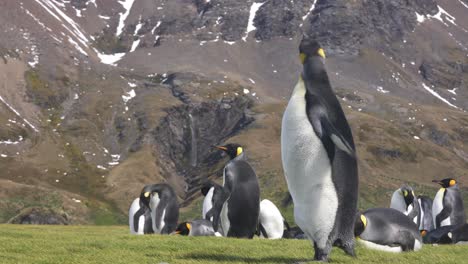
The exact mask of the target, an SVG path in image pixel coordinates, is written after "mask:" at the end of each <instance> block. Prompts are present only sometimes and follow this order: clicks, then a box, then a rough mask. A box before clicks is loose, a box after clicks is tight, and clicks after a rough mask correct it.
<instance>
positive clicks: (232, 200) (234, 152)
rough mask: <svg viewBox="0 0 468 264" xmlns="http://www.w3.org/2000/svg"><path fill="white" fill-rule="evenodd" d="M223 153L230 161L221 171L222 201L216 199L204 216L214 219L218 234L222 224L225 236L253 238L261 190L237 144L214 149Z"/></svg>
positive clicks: (255, 176)
mask: <svg viewBox="0 0 468 264" xmlns="http://www.w3.org/2000/svg"><path fill="white" fill-rule="evenodd" d="M217 148H218V149H220V150H223V151H224V152H226V153H227V154H228V155H229V157H230V158H231V160H230V161H229V162H228V163H227V164H226V166H225V167H224V170H223V182H224V184H223V188H222V192H221V198H220V199H216V200H215V201H214V204H213V208H211V210H210V211H209V212H208V213H207V215H206V217H207V218H208V219H209V218H210V217H211V216H213V228H214V230H215V231H218V223H219V221H221V226H222V232H223V235H224V236H228V237H238V238H253V236H254V234H255V231H256V229H257V225H258V214H259V210H260V188H259V186H258V180H257V175H256V174H255V171H254V170H253V168H252V166H250V164H249V163H248V162H247V161H246V157H245V153H244V151H243V148H242V147H241V146H240V145H238V144H227V145H225V146H220V147H217Z"/></svg>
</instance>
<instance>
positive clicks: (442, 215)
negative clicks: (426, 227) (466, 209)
mask: <svg viewBox="0 0 468 264" xmlns="http://www.w3.org/2000/svg"><path fill="white" fill-rule="evenodd" d="M451 212H452V207H451V205H450V204H449V203H447V204H444V208H443V209H442V211H440V213H439V214H438V215H437V216H436V228H439V227H440V225H441V223H442V221H443V220H444V219H445V218H447V217H449V216H450V213H451Z"/></svg>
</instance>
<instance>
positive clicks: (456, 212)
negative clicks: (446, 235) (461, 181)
mask: <svg viewBox="0 0 468 264" xmlns="http://www.w3.org/2000/svg"><path fill="white" fill-rule="evenodd" d="M443 205H444V207H446V206H447V205H449V206H450V207H451V208H452V211H451V213H450V224H451V225H462V224H465V223H466V215H465V208H464V206H463V198H462V196H461V193H460V190H459V189H458V187H450V188H447V189H445V193H444V200H443Z"/></svg>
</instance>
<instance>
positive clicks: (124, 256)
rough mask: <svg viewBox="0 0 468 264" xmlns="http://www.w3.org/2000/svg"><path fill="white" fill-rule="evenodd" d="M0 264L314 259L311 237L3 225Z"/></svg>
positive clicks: (431, 258)
mask: <svg viewBox="0 0 468 264" xmlns="http://www.w3.org/2000/svg"><path fill="white" fill-rule="evenodd" d="M0 245H1V246H0V263H5V264H7V263H155V264H158V263H170V264H172V263H188V264H190V263H310V262H311V260H312V257H313V250H312V247H311V245H310V243H309V241H305V240H285V239H281V240H264V239H253V240H246V239H231V238H216V237H181V236H160V235H147V236H134V235H130V234H129V231H128V228H127V227H126V226H20V225H0ZM467 252H468V246H459V245H452V246H432V245H425V246H424V247H423V249H422V250H421V251H419V252H409V253H403V254H394V253H385V252H377V251H371V250H368V249H365V248H362V247H360V246H358V247H357V254H358V257H357V258H351V257H348V256H346V255H345V254H344V253H343V252H342V251H341V250H340V249H337V248H334V249H333V252H332V256H331V259H330V261H331V262H332V263H431V264H436V263H466V261H467V258H468V253H467Z"/></svg>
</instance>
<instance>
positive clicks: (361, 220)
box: [354, 213, 367, 237]
mask: <svg viewBox="0 0 468 264" xmlns="http://www.w3.org/2000/svg"><path fill="white" fill-rule="evenodd" d="M366 227H367V218H366V216H365V215H363V214H361V213H357V215H356V221H355V222H354V236H355V237H358V236H360V235H361V234H362V232H364V230H365V229H366Z"/></svg>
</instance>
